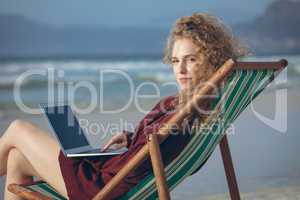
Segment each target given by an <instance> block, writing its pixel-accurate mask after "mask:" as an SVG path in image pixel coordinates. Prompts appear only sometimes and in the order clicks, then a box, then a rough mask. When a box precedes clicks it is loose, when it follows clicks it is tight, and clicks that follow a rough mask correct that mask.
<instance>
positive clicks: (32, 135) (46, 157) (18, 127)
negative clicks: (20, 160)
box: [0, 120, 67, 197]
mask: <svg viewBox="0 0 300 200" xmlns="http://www.w3.org/2000/svg"><path fill="white" fill-rule="evenodd" d="M14 148H15V149H17V150H18V151H19V152H20V153H21V154H22V155H24V157H25V158H26V159H27V161H28V162H29V163H30V165H31V166H32V167H33V169H34V171H35V172H36V174H38V175H39V176H40V177H41V178H42V179H43V180H44V181H46V182H47V183H49V184H50V185H51V186H52V187H54V188H55V189H56V190H57V191H58V192H59V193H60V194H61V195H63V196H65V197H67V191H66V187H65V183H64V180H63V178H62V174H61V171H60V166H59V162H58V155H59V151H60V147H59V145H58V143H57V141H56V140H55V139H54V138H53V137H51V136H50V135H49V134H48V133H46V132H45V131H43V130H41V129H39V128H38V127H36V126H34V125H32V124H31V123H28V122H25V121H21V120H15V121H14V122H12V123H11V124H10V126H9V127H8V129H7V130H6V132H5V133H4V135H3V136H2V137H1V139H0V161H1V162H0V163H1V165H0V169H1V173H3V172H7V174H8V172H9V170H10V169H8V168H7V169H6V167H4V166H2V163H6V164H7V165H9V162H8V161H9V159H8V158H9V156H8V155H9V152H10V151H11V150H12V149H14ZM20 173H21V172H20ZM34 175H35V174H33V176H34ZM22 176H24V174H22ZM25 176H26V174H25Z"/></svg>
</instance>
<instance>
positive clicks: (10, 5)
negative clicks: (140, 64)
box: [0, 0, 273, 27]
mask: <svg viewBox="0 0 300 200" xmlns="http://www.w3.org/2000/svg"><path fill="white" fill-rule="evenodd" d="M272 1H273V0H252V1H245V0H226V1H222V0H207V1H203V0H202V1H201V0H177V1H176V0H147V1H146V0H87V1H83V0H42V1H41V0H0V15H21V16H25V17H27V18H29V19H32V20H34V21H37V22H43V23H47V24H50V25H53V26H57V27H62V26H71V25H85V26H95V25H96V26H102V25H104V26H111V27H120V26H135V27H141V26H142V27H147V26H149V27H160V26H168V25H169V24H170V23H172V22H174V20H175V19H176V18H178V17H180V16H183V15H190V14H191V13H193V12H208V13H212V14H214V15H217V16H219V17H220V18H221V19H222V20H223V21H225V22H226V23H229V24H236V23H240V22H246V21H249V20H251V19H253V18H254V17H255V16H257V15H259V14H261V13H263V11H264V10H265V8H266V6H267V5H268V4H269V3H270V2H272Z"/></svg>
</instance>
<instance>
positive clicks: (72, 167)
mask: <svg viewBox="0 0 300 200" xmlns="http://www.w3.org/2000/svg"><path fill="white" fill-rule="evenodd" d="M177 103H178V98H177V97H174V96H169V97H166V98H164V99H162V100H161V101H160V102H159V103H157V104H156V105H155V107H154V108H153V109H152V110H151V111H150V112H149V113H148V114H147V115H146V116H145V117H144V118H143V119H142V120H141V121H140V123H139V125H138V126H137V127H136V129H135V131H134V134H133V137H132V138H130V137H128V139H129V143H128V146H127V147H128V151H127V152H125V153H123V154H120V155H117V156H113V157H108V158H106V159H105V160H103V159H99V158H97V157H93V158H80V159H73V158H67V157H65V156H64V154H63V153H62V151H61V152H60V154H59V163H60V168H61V172H62V176H63V179H64V181H65V185H66V189H67V192H68V196H69V199H71V200H85V199H92V198H93V197H94V196H95V195H96V194H97V193H98V192H99V191H100V190H101V188H103V187H104V185H105V184H106V183H108V182H109V181H110V180H111V179H112V178H113V176H115V175H116V174H117V173H118V171H120V169H122V167H124V166H125V165H126V163H128V161H129V160H130V159H131V158H132V157H133V156H134V155H135V154H136V153H137V152H138V151H139V150H140V149H141V148H142V147H143V146H144V145H145V144H146V143H147V137H146V136H147V135H148V134H150V133H156V132H157V130H158V129H159V128H160V126H161V125H162V124H163V123H164V122H166V121H167V120H168V119H169V118H170V117H171V116H173V115H174V113H175V112H174V109H175V107H176V105H177ZM124 132H125V133H126V131H124ZM126 135H128V134H126ZM189 138H190V137H189V134H171V135H170V136H169V137H168V139H167V140H165V141H164V142H163V143H162V144H161V153H162V158H163V162H164V165H167V164H168V163H170V162H171V161H172V160H173V159H174V158H175V157H176V156H177V155H178V154H179V153H180V152H181V150H182V149H183V148H184V146H185V145H186V144H187V143H188V140H189ZM151 171H152V167H151V160H150V158H148V159H146V160H145V161H144V162H143V163H142V164H141V165H140V166H139V167H138V168H137V169H136V170H134V171H133V172H131V173H130V174H129V175H128V176H127V177H126V178H125V179H124V180H123V181H122V182H121V183H120V184H119V185H118V186H117V187H116V189H115V190H114V191H113V192H112V194H111V196H110V197H109V198H110V199H116V198H118V197H120V196H122V195H123V194H124V193H126V192H127V191H129V190H130V189H131V188H132V187H134V186H135V185H137V184H138V182H139V181H140V180H142V179H143V178H145V177H146V176H147V175H148V174H149V172H151Z"/></svg>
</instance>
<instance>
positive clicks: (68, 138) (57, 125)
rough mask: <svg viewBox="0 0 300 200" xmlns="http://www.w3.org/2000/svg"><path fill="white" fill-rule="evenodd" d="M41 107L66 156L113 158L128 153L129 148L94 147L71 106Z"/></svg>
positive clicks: (45, 105)
mask: <svg viewBox="0 0 300 200" xmlns="http://www.w3.org/2000/svg"><path fill="white" fill-rule="evenodd" d="M40 107H41V108H42V110H43V112H44V114H45V115H46V118H47V119H48V122H49V123H50V125H51V127H52V130H53V133H54V135H55V136H56V138H57V140H58V141H59V143H60V146H61V149H62V151H63V153H64V155H65V156H67V157H83V156H113V155H119V154H121V153H124V152H126V151H127V148H121V149H118V150H114V149H108V150H106V151H103V150H102V149H101V148H97V149H95V148H94V147H92V146H91V144H90V143H89V141H88V138H87V136H86V133H85V132H84V130H83V129H82V128H81V127H80V125H79V123H78V120H77V118H76V116H75V115H74V113H73V111H72V109H71V107H70V106H69V105H67V104H63V105H56V106H49V105H47V104H44V103H41V104H40Z"/></svg>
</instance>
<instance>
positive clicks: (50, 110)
mask: <svg viewBox="0 0 300 200" xmlns="http://www.w3.org/2000/svg"><path fill="white" fill-rule="evenodd" d="M43 109H44V110H45V114H46V116H47V117H48V119H49V122H50V124H51V126H52V128H53V130H54V131H55V133H56V135H57V137H58V139H59V140H60V143H61V145H62V146H63V148H64V149H66V150H67V149H73V148H78V147H82V146H88V145H89V142H88V141H87V139H86V137H85V135H84V132H83V130H82V129H81V128H80V126H79V123H78V121H77V118H76V116H75V115H74V114H73V112H72V110H71V108H70V106H68V105H63V106H54V107H43Z"/></svg>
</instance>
